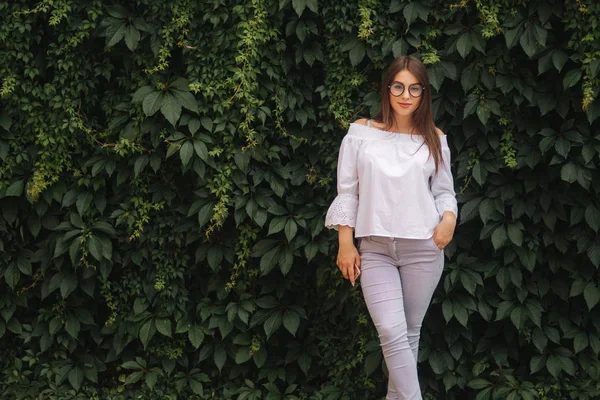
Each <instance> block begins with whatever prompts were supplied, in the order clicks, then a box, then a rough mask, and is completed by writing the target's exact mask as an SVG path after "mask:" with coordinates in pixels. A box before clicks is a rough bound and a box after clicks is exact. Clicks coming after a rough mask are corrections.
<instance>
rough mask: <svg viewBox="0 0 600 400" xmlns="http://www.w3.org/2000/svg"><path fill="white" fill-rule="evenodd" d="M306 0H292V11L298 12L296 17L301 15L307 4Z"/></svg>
mask: <svg viewBox="0 0 600 400" xmlns="http://www.w3.org/2000/svg"><path fill="white" fill-rule="evenodd" d="M306 3H307V0H292V7H294V11H296V14H298V17H300V16H302V13H303V12H304V9H305V8H306V6H307V4H306Z"/></svg>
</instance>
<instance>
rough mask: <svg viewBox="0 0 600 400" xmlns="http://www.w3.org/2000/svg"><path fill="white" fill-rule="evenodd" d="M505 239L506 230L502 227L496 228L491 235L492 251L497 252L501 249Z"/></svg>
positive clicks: (506, 237)
mask: <svg viewBox="0 0 600 400" xmlns="http://www.w3.org/2000/svg"><path fill="white" fill-rule="evenodd" d="M507 239H508V236H507V234H506V228H505V227H504V226H503V225H501V226H499V227H498V228H496V229H495V230H494V232H493V233H492V245H493V246H494V249H495V250H498V249H499V248H500V247H502V246H503V245H504V243H506V240H507Z"/></svg>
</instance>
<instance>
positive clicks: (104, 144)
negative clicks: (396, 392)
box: [0, 0, 600, 400]
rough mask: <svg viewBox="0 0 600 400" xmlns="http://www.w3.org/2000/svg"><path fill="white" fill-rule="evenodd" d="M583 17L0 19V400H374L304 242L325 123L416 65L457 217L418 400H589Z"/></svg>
mask: <svg viewBox="0 0 600 400" xmlns="http://www.w3.org/2000/svg"><path fill="white" fill-rule="evenodd" d="M599 18H600V3H598V2H595V1H593V0H564V1H558V0H550V1H546V0H544V1H541V0H535V1H528V2H523V1H517V0H498V1H496V0H495V1H485V0H471V1H469V0H462V1H461V2H457V3H456V4H451V2H447V1H442V0H424V1H413V2H408V1H399V0H391V1H378V0H358V2H357V1H352V2H348V1H339V0H291V1H290V0H249V1H246V2H240V1H233V0H201V1H192V0H175V1H167V2H165V1H159V0H130V1H120V2H118V1H115V2H114V3H111V4H105V2H101V1H99V0H81V1H71V0H42V1H41V2H34V1H26V0H14V1H10V2H2V3H0V60H1V61H0V82H1V88H0V97H1V98H0V106H1V110H0V159H1V160H2V162H1V164H0V210H1V214H0V215H1V218H0V277H1V280H0V293H2V296H1V297H0V337H1V341H0V370H1V371H2V373H1V375H0V377H1V381H0V393H1V396H0V397H2V398H3V399H34V398H35V399H73V398H78V399H79V398H82V399H88V398H95V399H98V398H102V399H122V398H134V397H135V398H145V399H174V398H187V399H240V400H244V399H245V400H252V399H265V398H266V399H311V400H313V399H314V400H316V399H331V400H334V399H373V398H381V396H383V395H384V393H385V386H386V384H385V382H386V378H385V367H384V365H383V364H382V356H381V351H380V347H379V344H378V339H377V334H376V332H375V330H374V328H373V326H372V324H371V321H370V318H369V316H368V313H367V311H366V308H365V306H364V304H363V301H362V294H361V291H360V287H355V288H352V287H351V286H350V285H349V284H348V282H347V281H345V280H343V279H342V278H341V276H340V274H339V272H338V270H337V268H336V266H335V256H336V254H337V238H336V235H335V232H333V231H328V230H324V228H323V223H324V214H325V212H326V210H327V207H328V206H329V204H330V202H331V201H332V200H333V198H334V196H335V179H334V177H335V168H336V161H337V150H338V146H339V143H340V141H341V138H342V137H343V135H344V134H345V132H346V129H347V127H348V124H349V123H350V122H351V121H353V120H354V119H356V118H358V117H363V116H368V115H373V114H374V113H375V112H376V110H377V107H378V101H379V100H378V98H379V95H378V90H379V83H380V80H381V75H382V71H383V70H384V69H385V67H386V66H387V65H388V64H389V63H390V62H391V61H392V60H393V58H394V57H396V56H398V55H401V54H418V55H420V57H421V58H422V60H423V61H424V62H425V64H426V65H427V67H428V70H429V73H430V76H431V81H432V90H433V92H434V102H433V104H434V111H435V120H436V124H437V125H438V126H439V127H440V128H441V129H443V130H444V131H445V132H446V133H447V134H448V135H449V142H450V144H451V147H452V151H453V160H454V163H453V168H454V171H455V177H456V188H457V192H459V202H460V204H461V210H460V217H461V218H460V225H459V226H458V228H457V231H456V236H455V240H454V241H453V243H452V244H451V245H450V246H449V247H448V248H447V249H446V254H447V263H446V270H445V273H444V276H443V278H442V281H441V283H440V286H439V287H438V290H437V292H436V294H435V297H434V300H433V304H432V306H431V308H430V310H429V313H428V315H427V317H426V323H425V326H424V327H423V332H422V340H421V351H420V356H419V358H420V361H421V362H420V364H419V368H420V375H421V379H422V384H423V386H424V390H425V392H426V393H427V397H428V398H431V399H433V398H435V399H475V398H476V399H477V400H485V399H502V400H504V399H509V400H513V399H565V398H576V399H588V398H597V397H598V396H599V395H600V390H599V389H600V387H599V378H600V363H599V361H598V352H599V351H600V334H599V333H598V332H599V329H600V314H599V306H598V302H599V300H600V288H599V285H600V275H599V273H598V266H599V265H600V236H598V230H599V229H600V197H599V193H600V177H599V175H598V166H599V164H600V160H599V157H598V153H599V151H600V136H599V135H598V127H599V122H598V117H599V116H600V101H599V100H598V99H597V97H598V92H599V87H600V81H599V74H598V73H599V70H600V26H599ZM140 396H141V397H140Z"/></svg>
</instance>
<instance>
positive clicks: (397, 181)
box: [325, 56, 457, 400]
mask: <svg viewBox="0 0 600 400" xmlns="http://www.w3.org/2000/svg"><path fill="white" fill-rule="evenodd" d="M382 88H383V90H382V91H381V92H382V93H381V108H380V110H379V113H378V114H377V116H376V117H375V118H374V119H372V120H367V119H359V120H357V121H355V122H354V123H352V124H350V129H349V130H348V133H347V134H346V136H345V137H344V138H343V140H342V144H341V147H340V152H339V158H338V169H337V191H338V195H337V197H336V198H335V200H334V201H333V203H332V204H331V206H330V207H329V210H328V212H327V217H326V220H325V225H326V227H327V228H330V229H336V230H337V231H338V236H339V251H338V257H337V265H338V267H339V269H340V271H341V272H342V275H343V276H344V278H346V279H349V280H350V282H351V283H352V285H354V283H355V280H356V278H357V277H358V275H359V274H361V278H360V281H361V287H362V291H363V295H364V299H365V302H366V304H367V307H368V309H369V313H370V315H371V319H372V320H373V322H374V323H375V327H376V329H377V332H378V334H379V339H380V343H381V347H382V351H383V355H384V357H385V362H386V366H387V368H388V371H389V381H388V392H387V396H386V400H388V399H389V400H392V399H395V400H396V399H402V400H416V399H421V398H422V397H421V390H420V387H419V380H418V376H417V353H418V347H419V335H420V330H421V323H422V321H423V317H424V316H425V312H426V311H427V308H428V307H429V303H430V301H431V297H432V295H433V291H434V290H435V287H436V286H437V284H438V282H439V280H440V277H441V274H442V269H443V266H444V253H443V249H444V247H445V246H447V245H448V243H449V242H450V240H452V236H453V234H454V228H455V226H456V216H457V203H456V196H455V192H454V183H453V178H452V173H451V171H450V149H449V148H448V143H447V139H446V136H445V135H444V134H443V133H442V132H441V131H440V130H439V129H438V128H436V127H435V125H434V123H433V118H432V114H431V94H430V91H429V77H428V75H427V71H426V69H425V66H424V65H423V64H422V63H421V61H420V60H419V59H417V58H415V57H410V56H403V57H399V58H397V59H396V60H395V61H394V62H393V63H392V64H391V65H390V66H389V68H388V70H387V71H386V73H385V76H384V79H383V86H382ZM353 228H354V236H356V238H358V243H359V246H358V247H359V248H358V250H357V249H356V247H355V246H354V241H353V237H352V234H353Z"/></svg>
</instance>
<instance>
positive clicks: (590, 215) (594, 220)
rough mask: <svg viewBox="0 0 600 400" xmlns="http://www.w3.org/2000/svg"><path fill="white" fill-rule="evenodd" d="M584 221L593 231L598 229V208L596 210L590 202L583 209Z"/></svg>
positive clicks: (599, 220)
mask: <svg viewBox="0 0 600 400" xmlns="http://www.w3.org/2000/svg"><path fill="white" fill-rule="evenodd" d="M585 221H586V222H587V223H588V225H589V226H590V227H591V228H592V229H593V230H594V232H598V229H600V210H598V209H597V208H596V207H594V205H592V204H590V205H589V206H587V208H586V209H585Z"/></svg>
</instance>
